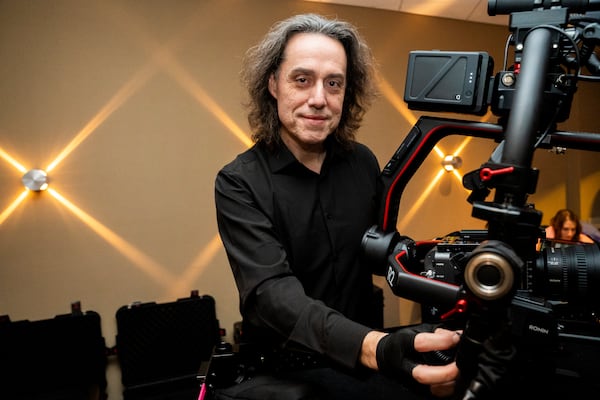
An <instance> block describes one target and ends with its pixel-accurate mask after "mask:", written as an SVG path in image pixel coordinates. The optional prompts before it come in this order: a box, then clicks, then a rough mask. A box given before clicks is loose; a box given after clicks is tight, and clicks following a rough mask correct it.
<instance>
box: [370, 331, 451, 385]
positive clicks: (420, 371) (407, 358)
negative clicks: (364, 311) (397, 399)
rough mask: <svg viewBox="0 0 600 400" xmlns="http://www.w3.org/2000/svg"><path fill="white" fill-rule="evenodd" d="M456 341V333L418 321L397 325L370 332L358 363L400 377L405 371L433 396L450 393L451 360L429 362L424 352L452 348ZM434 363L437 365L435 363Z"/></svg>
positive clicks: (428, 353) (427, 353)
mask: <svg viewBox="0 0 600 400" xmlns="http://www.w3.org/2000/svg"><path fill="white" fill-rule="evenodd" d="M459 340H460V335H459V333H458V332H455V331H450V330H447V329H443V328H437V329H435V330H434V327H433V326H432V325H428V324H421V325H415V326H411V327H406V328H401V329H399V330H398V331H395V332H393V333H391V334H385V333H382V332H376V331H372V332H370V333H369V334H368V335H367V336H366V337H365V339H364V341H363V351H362V353H361V362H362V363H363V364H364V365H366V366H368V367H371V368H373V369H378V370H380V371H381V372H382V373H384V374H386V375H388V376H391V377H394V378H400V377H401V376H402V375H403V374H408V375H410V376H411V377H413V378H414V379H415V380H416V381H417V382H419V383H421V384H423V385H429V386H430V388H431V392H432V393H433V394H434V395H436V396H448V395H450V394H452V393H453V390H454V384H455V381H456V379H457V377H458V368H457V367H456V363H455V362H454V361H452V360H449V361H447V362H446V363H444V365H431V364H432V363H431V362H429V361H426V360H427V357H425V355H430V354H431V353H430V352H433V351H443V350H449V349H452V348H454V347H455V346H456V345H457V344H458V342H459ZM435 364H439V360H438V362H436V363H435Z"/></svg>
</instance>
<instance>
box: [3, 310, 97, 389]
mask: <svg viewBox="0 0 600 400" xmlns="http://www.w3.org/2000/svg"><path fill="white" fill-rule="evenodd" d="M71 308H72V312H71V313H70V314H63V315H57V316H55V317H54V318H50V319H44V320H38V321H29V320H21V321H10V318H9V317H8V316H3V317H0V398H4V399H19V400H59V399H60V400H91V399H106V397H107V395H106V360H107V356H106V345H105V341H104V337H103V336H102V331H101V324H100V322H101V321H100V315H99V314H98V313H96V312H95V311H87V312H85V313H83V312H81V306H80V304H79V302H77V303H73V305H72V307H71Z"/></svg>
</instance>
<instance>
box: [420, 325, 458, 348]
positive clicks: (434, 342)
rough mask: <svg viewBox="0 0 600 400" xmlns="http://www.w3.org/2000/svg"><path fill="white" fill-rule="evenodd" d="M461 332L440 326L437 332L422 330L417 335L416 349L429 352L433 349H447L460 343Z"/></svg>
mask: <svg viewBox="0 0 600 400" xmlns="http://www.w3.org/2000/svg"><path fill="white" fill-rule="evenodd" d="M459 341H460V334H459V333H458V332H456V331H449V330H447V329H443V328H438V329H436V331H435V332H421V333H419V334H418V335H417V336H416V337H415V350H416V351H418V352H421V353H423V352H427V351H433V350H447V349H449V348H452V347H454V346H456V345H457V344H458V342H459Z"/></svg>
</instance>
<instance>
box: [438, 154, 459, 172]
mask: <svg viewBox="0 0 600 400" xmlns="http://www.w3.org/2000/svg"><path fill="white" fill-rule="evenodd" d="M461 166H462V159H461V158H460V157H459V156H453V155H451V154H450V155H447V156H446V157H444V158H443V159H442V167H444V169H445V170H446V172H452V171H454V170H455V169H459V168H460V167H461Z"/></svg>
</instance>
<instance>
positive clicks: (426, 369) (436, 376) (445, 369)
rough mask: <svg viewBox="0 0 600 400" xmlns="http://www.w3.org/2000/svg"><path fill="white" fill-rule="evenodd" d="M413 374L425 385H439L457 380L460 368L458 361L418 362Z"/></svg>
mask: <svg viewBox="0 0 600 400" xmlns="http://www.w3.org/2000/svg"><path fill="white" fill-rule="evenodd" d="M412 376H413V378H415V380H416V381H417V382H419V383H422V384H424V385H439V384H445V383H449V382H453V381H456V379H457V378H458V368H457V367H456V362H451V363H450V364H447V365H425V364H418V365H417V366H416V367H414V368H413V370H412Z"/></svg>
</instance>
